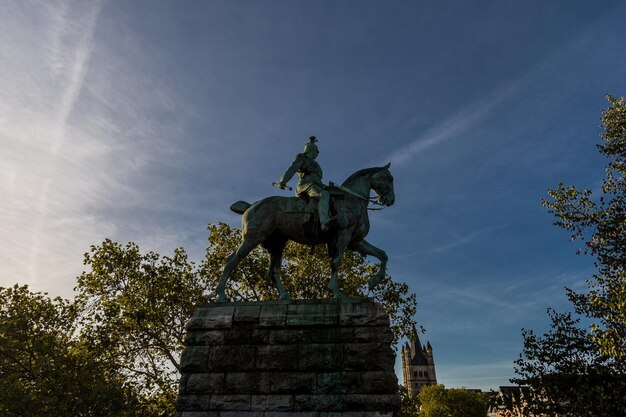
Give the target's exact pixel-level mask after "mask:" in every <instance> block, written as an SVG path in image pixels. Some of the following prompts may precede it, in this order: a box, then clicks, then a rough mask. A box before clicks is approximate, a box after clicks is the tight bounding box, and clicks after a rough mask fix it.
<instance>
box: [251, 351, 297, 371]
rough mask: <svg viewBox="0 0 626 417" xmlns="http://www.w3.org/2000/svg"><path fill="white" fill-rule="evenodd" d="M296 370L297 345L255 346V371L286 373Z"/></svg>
mask: <svg viewBox="0 0 626 417" xmlns="http://www.w3.org/2000/svg"><path fill="white" fill-rule="evenodd" d="M297 368H298V345H268V346H257V355H256V369H260V370H276V371H288V370H296V369H297Z"/></svg>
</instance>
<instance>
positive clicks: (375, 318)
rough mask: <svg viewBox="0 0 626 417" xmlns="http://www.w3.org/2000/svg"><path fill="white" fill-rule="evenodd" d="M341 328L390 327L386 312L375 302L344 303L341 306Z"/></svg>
mask: <svg viewBox="0 0 626 417" xmlns="http://www.w3.org/2000/svg"><path fill="white" fill-rule="evenodd" d="M339 324H340V325H341V326H389V316H388V315H387V313H385V310H383V308H382V307H381V306H380V305H378V304H375V303H373V302H344V303H341V304H339Z"/></svg>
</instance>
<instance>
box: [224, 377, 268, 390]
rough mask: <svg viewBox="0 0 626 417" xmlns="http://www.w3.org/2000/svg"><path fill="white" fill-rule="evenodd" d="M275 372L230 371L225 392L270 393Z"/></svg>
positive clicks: (225, 384)
mask: <svg viewBox="0 0 626 417" xmlns="http://www.w3.org/2000/svg"><path fill="white" fill-rule="evenodd" d="M272 377H273V374H270V373H265V372H229V373H227V374H226V381H225V383H224V392H225V393H229V394H270V393H271V388H270V387H271V378H272Z"/></svg>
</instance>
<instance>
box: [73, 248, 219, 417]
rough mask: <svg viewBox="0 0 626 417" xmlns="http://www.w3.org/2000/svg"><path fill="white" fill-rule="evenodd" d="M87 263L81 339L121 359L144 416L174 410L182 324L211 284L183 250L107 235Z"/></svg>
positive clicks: (82, 287)
mask: <svg viewBox="0 0 626 417" xmlns="http://www.w3.org/2000/svg"><path fill="white" fill-rule="evenodd" d="M85 265H87V266H88V267H89V268H90V271H89V272H84V273H83V274H82V275H81V276H80V277H79V278H78V285H77V287H76V290H77V292H78V297H77V299H78V300H80V301H81V302H82V303H84V305H85V306H86V308H85V313H86V314H84V316H83V318H82V320H81V325H82V331H81V336H82V338H83V339H84V340H85V341H86V343H88V344H89V346H91V347H93V348H94V349H97V350H100V351H103V352H105V354H106V356H107V358H108V359H109V360H110V361H112V362H114V363H116V365H117V367H118V369H119V370H120V371H121V372H122V373H123V374H124V375H125V376H126V380H127V381H128V383H130V384H131V385H132V386H133V387H134V388H135V389H136V390H137V391H138V392H139V393H140V394H141V395H140V400H141V407H142V409H143V412H144V413H145V415H170V414H173V412H174V408H173V407H174V400H175V398H176V393H177V384H178V379H179V373H178V369H179V359H180V353H181V352H182V349H183V341H184V337H185V322H186V321H187V320H188V319H189V318H190V317H191V316H192V315H193V313H194V311H195V310H196V309H197V308H198V306H199V305H201V304H203V303H205V302H206V301H207V297H206V296H203V291H204V289H205V288H206V287H207V285H208V283H207V282H206V281H204V278H203V277H202V275H200V274H199V273H198V269H197V268H196V267H195V266H194V265H193V263H191V262H190V261H189V260H188V258H187V254H186V253H185V251H184V250H183V249H176V250H175V251H174V254H173V256H171V257H168V256H164V257H160V256H159V255H158V254H156V253H154V252H149V253H147V254H141V253H140V251H139V248H138V247H137V245H135V244H134V243H129V244H127V245H126V246H122V245H120V244H118V243H115V242H112V241H110V240H105V241H104V242H103V243H102V245H100V246H92V248H91V251H90V252H89V253H87V254H85Z"/></svg>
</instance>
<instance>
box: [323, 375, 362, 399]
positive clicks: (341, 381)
mask: <svg viewBox="0 0 626 417" xmlns="http://www.w3.org/2000/svg"><path fill="white" fill-rule="evenodd" d="M360 386H361V374H360V373H359V372H322V373H318V374H317V388H318V393H320V394H346V393H356V392H360Z"/></svg>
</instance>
